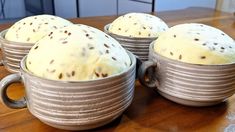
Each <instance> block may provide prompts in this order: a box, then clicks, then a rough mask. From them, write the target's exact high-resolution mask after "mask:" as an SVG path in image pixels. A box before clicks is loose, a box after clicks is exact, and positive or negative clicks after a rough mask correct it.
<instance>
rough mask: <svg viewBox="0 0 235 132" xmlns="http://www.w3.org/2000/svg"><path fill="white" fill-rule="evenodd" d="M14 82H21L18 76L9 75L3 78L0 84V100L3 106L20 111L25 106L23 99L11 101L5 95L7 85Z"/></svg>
mask: <svg viewBox="0 0 235 132" xmlns="http://www.w3.org/2000/svg"><path fill="white" fill-rule="evenodd" d="M15 82H21V76H20V74H18V73H16V74H11V75H8V76H6V77H5V78H3V79H2V80H1V82H0V88H1V89H0V94H1V100H2V102H3V104H4V105H6V106H7V107H9V108H13V109H21V108H25V107H26V106H27V104H26V99H25V97H22V98H21V99H20V100H12V99H10V98H9V97H8V95H7V88H8V86H9V85H11V84H12V83H15Z"/></svg>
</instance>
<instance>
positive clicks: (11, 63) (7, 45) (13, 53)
mask: <svg viewBox="0 0 235 132" xmlns="http://www.w3.org/2000/svg"><path fill="white" fill-rule="evenodd" d="M7 31H8V30H4V31H2V32H1V33H0V43H1V50H2V56H3V60H2V61H1V63H0V65H4V66H5V67H6V69H7V70H8V71H10V72H12V73H16V72H19V71H20V61H21V59H22V58H23V57H24V56H25V55H27V54H28V52H29V50H30V49H31V47H32V46H33V45H34V44H33V43H20V42H13V41H9V40H6V39H5V34H6V32H7Z"/></svg>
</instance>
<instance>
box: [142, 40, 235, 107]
mask: <svg viewBox="0 0 235 132" xmlns="http://www.w3.org/2000/svg"><path fill="white" fill-rule="evenodd" d="M149 70H151V71H149ZM147 73H148V74H147ZM138 78H139V81H140V82H141V84H143V85H144V86H146V87H150V88H153V89H155V90H157V91H158V92H159V94H161V95H162V96H164V97H166V98H167V99H169V100H172V101H174V102H177V103H180V104H184V105H189V106H209V105H214V104H218V103H220V102H223V101H224V100H226V99H227V98H228V97H230V96H232V95H233V94H234V93H235V63H232V64H224V65H200V64H189V63H184V62H180V61H176V60H172V59H169V58H166V57H164V56H161V55H159V54H158V53H156V52H155V51H154V42H152V43H151V45H150V47H149V61H145V62H143V63H142V65H141V66H140V68H139V71H138Z"/></svg>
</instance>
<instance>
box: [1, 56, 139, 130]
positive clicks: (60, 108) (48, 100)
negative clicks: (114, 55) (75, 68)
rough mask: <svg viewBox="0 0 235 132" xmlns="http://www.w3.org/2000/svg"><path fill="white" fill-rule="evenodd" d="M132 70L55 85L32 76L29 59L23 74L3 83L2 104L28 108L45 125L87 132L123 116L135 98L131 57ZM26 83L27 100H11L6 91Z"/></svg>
mask: <svg viewBox="0 0 235 132" xmlns="http://www.w3.org/2000/svg"><path fill="white" fill-rule="evenodd" d="M128 55H129V57H130V59H131V62H132V63H131V66H130V67H129V68H128V69H126V70H125V71H123V72H122V73H119V74H116V75H113V76H110V77H107V78H102V79H96V80H89V81H56V80H49V79H44V78H41V77H37V76H35V75H33V74H31V73H30V72H29V71H28V70H27V68H26V66H25V60H26V57H25V58H24V59H23V60H22V61H21V64H20V73H15V74H11V75H8V76H7V77H5V78H3V79H2V80H1V82H0V88H1V90H0V91H1V99H2V102H3V103H4V104H5V105H6V106H8V107H10V108H24V107H27V108H28V109H29V111H30V112H31V113H32V114H33V115H34V116H35V117H37V118H38V119H40V120H41V121H42V122H44V123H46V124H48V125H50V126H53V127H56V128H61V129H66V130H86V129H91V128H95V127H99V126H102V125H104V124H107V123H109V122H111V121H112V120H114V119H115V118H117V117H118V116H120V115H121V114H122V113H123V111H124V110H125V109H126V108H127V107H128V106H129V105H130V104H131V102H132V99H133V96H134V86H135V74H136V69H135V68H136V58H135V56H134V55H133V54H131V53H128ZM21 80H22V82H23V84H24V86H25V91H26V96H25V97H23V98H22V99H21V100H18V101H17V100H11V99H9V97H8V96H7V94H6V91H7V88H8V86H9V85H10V84H12V83H14V82H19V81H21Z"/></svg>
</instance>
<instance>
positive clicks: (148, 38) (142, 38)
mask: <svg viewBox="0 0 235 132" xmlns="http://www.w3.org/2000/svg"><path fill="white" fill-rule="evenodd" d="M110 25H111V23H108V24H106V25H105V26H104V31H105V32H107V33H108V34H110V35H111V36H114V37H122V38H124V39H136V40H152V41H153V40H156V39H157V38H158V37H128V36H123V35H118V34H114V33H111V32H109V26H110Z"/></svg>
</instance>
